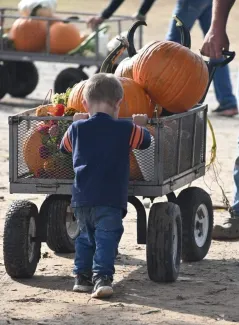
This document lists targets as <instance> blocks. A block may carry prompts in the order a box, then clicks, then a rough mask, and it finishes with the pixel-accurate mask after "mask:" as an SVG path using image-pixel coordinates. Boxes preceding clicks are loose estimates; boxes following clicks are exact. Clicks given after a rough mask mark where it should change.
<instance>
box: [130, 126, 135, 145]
mask: <svg viewBox="0 0 239 325" xmlns="http://www.w3.org/2000/svg"><path fill="white" fill-rule="evenodd" d="M135 128H136V125H135V124H134V126H133V130H132V133H131V137H130V141H129V146H130V147H132V142H133V139H134V134H135Z"/></svg>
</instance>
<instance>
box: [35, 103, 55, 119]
mask: <svg viewBox="0 0 239 325" xmlns="http://www.w3.org/2000/svg"><path fill="white" fill-rule="evenodd" d="M51 108H53V105H51V104H49V105H40V106H38V107H37V108H36V116H42V117H43V116H48V115H49V114H48V113H49V110H51Z"/></svg>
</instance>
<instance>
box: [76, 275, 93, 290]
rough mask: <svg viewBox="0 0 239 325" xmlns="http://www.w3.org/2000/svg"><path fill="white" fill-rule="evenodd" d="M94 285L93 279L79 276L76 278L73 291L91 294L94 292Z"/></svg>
mask: <svg viewBox="0 0 239 325" xmlns="http://www.w3.org/2000/svg"><path fill="white" fill-rule="evenodd" d="M92 287H93V283H92V281H91V278H90V277H89V276H87V275H85V274H78V275H77V276H76V277H75V284H74V287H73V291H75V292H89V291H91V290H92Z"/></svg>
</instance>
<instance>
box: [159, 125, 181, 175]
mask: <svg viewBox="0 0 239 325" xmlns="http://www.w3.org/2000/svg"><path fill="white" fill-rule="evenodd" d="M178 128H179V120H178V119H176V120H169V121H167V120H166V121H165V124H164V139H163V148H164V149H163V150H164V152H163V175H164V180H165V179H168V178H170V177H173V176H174V175H176V173H177V163H176V162H177V141H178V134H179V131H178ZM160 130H161V129H159V137H160V136H161V134H160ZM161 150H162V148H159V159H161V158H160V152H161Z"/></svg>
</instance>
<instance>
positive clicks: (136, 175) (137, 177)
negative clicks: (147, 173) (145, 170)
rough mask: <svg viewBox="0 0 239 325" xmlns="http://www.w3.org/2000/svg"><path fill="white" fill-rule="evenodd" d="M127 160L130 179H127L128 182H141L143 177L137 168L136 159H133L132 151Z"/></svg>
mask: <svg viewBox="0 0 239 325" xmlns="http://www.w3.org/2000/svg"><path fill="white" fill-rule="evenodd" d="M129 159H130V177H129V179H130V181H141V180H143V175H142V173H141V170H140V168H139V165H138V163H137V159H136V158H135V155H134V153H133V151H131V152H130V154H129Z"/></svg>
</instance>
